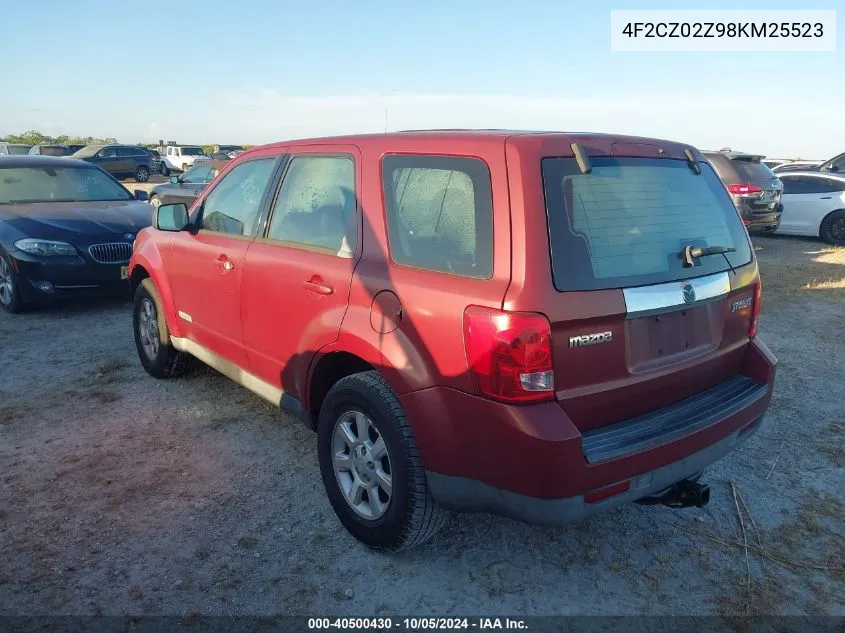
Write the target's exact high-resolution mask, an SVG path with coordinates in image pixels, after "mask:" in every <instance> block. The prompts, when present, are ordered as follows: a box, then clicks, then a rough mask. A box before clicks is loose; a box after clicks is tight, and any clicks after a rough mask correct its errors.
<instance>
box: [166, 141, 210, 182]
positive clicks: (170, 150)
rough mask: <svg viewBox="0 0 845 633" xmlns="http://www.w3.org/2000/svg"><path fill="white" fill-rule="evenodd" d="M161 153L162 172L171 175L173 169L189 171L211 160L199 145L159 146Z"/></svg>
mask: <svg viewBox="0 0 845 633" xmlns="http://www.w3.org/2000/svg"><path fill="white" fill-rule="evenodd" d="M158 152H159V154H161V168H160V169H161V173H162V174H163V175H164V176H169V175H170V172H171V171H181V172H185V171H188V170H189V169H190V168H191V167H194V166H196V165H202V164H204V163H208V162H211V157H210V156H208V155H207V154H206V153H205V151H204V150H203V148H202V147H200V146H199V145H165V146H164V147H159V148H158Z"/></svg>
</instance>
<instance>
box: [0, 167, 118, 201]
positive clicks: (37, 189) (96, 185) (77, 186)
mask: <svg viewBox="0 0 845 633" xmlns="http://www.w3.org/2000/svg"><path fill="white" fill-rule="evenodd" d="M83 164H84V163H83ZM132 199H133V198H132V195H131V194H130V193H129V192H128V191H127V190H126V189H124V188H123V187H122V186H121V185H120V184H119V183H117V182H115V181H114V180H112V179H111V178H110V177H109V176H108V175H107V174H105V173H103V172H102V171H100V170H99V169H90V168H85V167H64V166H62V167H54V166H43V167H0V204H16V203H21V204H23V203H29V202H94V201H114V200H132Z"/></svg>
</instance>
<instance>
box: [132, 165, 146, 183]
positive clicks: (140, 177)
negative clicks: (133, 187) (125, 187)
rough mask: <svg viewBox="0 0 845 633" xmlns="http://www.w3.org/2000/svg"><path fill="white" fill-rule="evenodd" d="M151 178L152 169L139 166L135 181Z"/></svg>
mask: <svg viewBox="0 0 845 633" xmlns="http://www.w3.org/2000/svg"><path fill="white" fill-rule="evenodd" d="M149 179H150V170H149V169H147V168H146V167H143V166H141V167H139V168H138V169H136V170H135V182H147V181H148V180H149Z"/></svg>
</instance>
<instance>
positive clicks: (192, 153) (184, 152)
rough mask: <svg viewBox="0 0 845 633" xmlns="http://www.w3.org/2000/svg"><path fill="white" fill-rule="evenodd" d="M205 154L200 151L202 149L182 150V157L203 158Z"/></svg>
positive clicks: (190, 148) (185, 148) (184, 148)
mask: <svg viewBox="0 0 845 633" xmlns="http://www.w3.org/2000/svg"><path fill="white" fill-rule="evenodd" d="M204 154H205V152H204V151H202V147H183V148H182V156H203V155H204Z"/></svg>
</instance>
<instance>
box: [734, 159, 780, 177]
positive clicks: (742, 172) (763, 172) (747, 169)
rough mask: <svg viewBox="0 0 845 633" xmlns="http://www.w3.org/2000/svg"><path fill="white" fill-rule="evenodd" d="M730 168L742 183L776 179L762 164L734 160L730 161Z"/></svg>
mask: <svg viewBox="0 0 845 633" xmlns="http://www.w3.org/2000/svg"><path fill="white" fill-rule="evenodd" d="M731 167H733V169H734V171H735V172H736V175H737V176H739V178H740V180H741V181H742V182H765V181H767V180H774V179H775V178H777V176H775V174H774V172H773V171H772V170H771V169H770V168H769V167H768V166H767V165H765V164H764V163H759V162H756V163H755V162H753V161H750V160H739V159H736V158H734V159H733V160H731Z"/></svg>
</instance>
